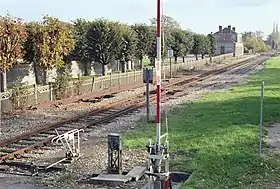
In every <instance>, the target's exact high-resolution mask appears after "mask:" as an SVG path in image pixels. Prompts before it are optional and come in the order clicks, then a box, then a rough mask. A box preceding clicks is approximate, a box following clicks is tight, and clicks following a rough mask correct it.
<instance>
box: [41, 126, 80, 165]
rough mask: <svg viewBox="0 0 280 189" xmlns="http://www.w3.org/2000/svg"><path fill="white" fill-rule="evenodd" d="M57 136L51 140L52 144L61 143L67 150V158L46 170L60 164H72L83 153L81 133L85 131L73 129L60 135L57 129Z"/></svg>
mask: <svg viewBox="0 0 280 189" xmlns="http://www.w3.org/2000/svg"><path fill="white" fill-rule="evenodd" d="M55 132H56V133H57V136H56V137H54V138H53V139H52V140H51V143H52V144H54V143H61V144H62V145H63V147H64V150H65V158H63V159H61V160H59V161H57V162H55V163H53V164H51V165H49V166H47V167H46V168H45V169H46V170H47V169H49V168H51V167H53V166H55V165H57V164H59V163H63V162H64V163H72V161H73V160H74V159H75V158H79V157H80V155H81V154H80V152H81V147H80V144H81V141H80V132H84V130H83V129H80V130H79V129H73V130H71V131H68V132H66V133H63V134H59V133H58V131H57V130H56V129H55Z"/></svg>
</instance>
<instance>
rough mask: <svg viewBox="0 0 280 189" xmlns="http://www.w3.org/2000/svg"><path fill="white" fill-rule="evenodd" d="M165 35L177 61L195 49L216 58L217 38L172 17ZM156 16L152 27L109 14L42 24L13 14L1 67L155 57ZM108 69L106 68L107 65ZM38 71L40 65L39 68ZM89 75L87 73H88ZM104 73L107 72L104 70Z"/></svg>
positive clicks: (1, 25) (0, 21)
mask: <svg viewBox="0 0 280 189" xmlns="http://www.w3.org/2000/svg"><path fill="white" fill-rule="evenodd" d="M164 19H165V22H164V23H165V27H164V29H165V33H164V34H165V35H164V42H163V43H162V44H163V49H164V51H163V55H164V56H166V54H167V49H169V48H171V49H173V51H174V57H175V61H177V59H178V57H182V58H183V61H184V57H185V56H186V55H187V54H188V53H193V54H195V55H196V57H197V56H198V55H199V54H201V55H202V58H204V55H210V56H212V55H213V53H214V48H215V40H214V37H213V36H212V35H211V34H209V35H208V36H205V35H201V34H195V33H193V32H191V31H187V30H183V29H182V28H181V27H180V24H179V23H178V22H177V21H175V20H174V19H173V18H171V17H168V16H164ZM155 21H156V20H155V19H151V25H146V24H135V25H127V24H124V23H121V22H116V21H110V20H107V19H104V18H99V19H95V20H94V21H87V20H84V19H76V20H75V21H73V22H71V23H68V22H63V21H60V20H59V19H57V18H54V17H50V16H44V17H43V19H42V21H40V22H28V23H26V22H24V21H23V20H22V19H19V18H14V17H12V16H10V15H7V16H1V17H0V36H1V37H0V40H1V48H0V60H1V61H0V70H1V72H2V73H4V72H6V71H8V70H9V69H11V68H12V67H13V65H15V64H17V63H18V62H17V60H23V61H25V62H30V63H31V62H32V63H34V67H38V68H41V69H42V70H44V71H46V70H51V69H53V68H59V67H63V66H64V65H65V63H67V62H68V61H71V60H77V61H80V62H83V63H84V64H85V65H86V64H87V63H88V62H90V61H96V62H99V63H101V64H102V65H107V64H109V63H111V62H113V61H114V60H118V61H120V62H121V63H124V62H127V61H129V60H132V59H133V58H137V59H139V60H140V61H141V62H143V59H144V58H145V57H148V58H149V59H150V60H151V62H154V60H155V58H156V27H155ZM103 68H104V66H103ZM35 70H36V69H35ZM85 74H86V75H87V73H85ZM103 74H105V70H104V69H103Z"/></svg>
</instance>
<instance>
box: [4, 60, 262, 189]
mask: <svg viewBox="0 0 280 189" xmlns="http://www.w3.org/2000/svg"><path fill="white" fill-rule="evenodd" d="M249 67H250V65H246V66H243V67H242V68H236V69H234V70H231V71H229V72H227V73H224V74H221V75H219V76H213V77H211V78H210V79H208V80H207V81H205V82H203V83H199V84H196V85H192V86H191V87H188V91H184V92H182V93H183V94H185V96H183V97H180V98H176V99H173V100H168V102H167V103H165V104H162V108H163V110H165V111H170V110H172V109H174V108H177V107H179V106H180V104H183V103H184V102H187V101H189V100H194V99H198V98H199V97H200V96H201V95H202V94H203V93H205V92H210V91H228V90H230V89H231V87H232V85H234V84H236V83H241V82H245V79H246V78H247V77H248V76H249V75H251V74H252V73H254V72H257V71H259V70H261V69H262V68H263V66H258V67H256V68H255V69H254V70H252V71H250V72H249V73H248V72H247V70H248V68H249ZM245 72H246V73H245ZM178 88H180V87H178ZM181 88H182V89H185V88H184V87H181ZM142 90H144V89H142ZM82 110H83V111H86V110H84V109H82ZM50 111H51V110H50ZM52 111H53V110H52ZM151 112H155V106H154V105H153V106H152V107H151ZM63 114H65V112H63ZM145 115H146V110H145V108H140V109H138V110H137V111H136V112H134V113H131V114H129V115H126V116H122V117H119V118H117V119H115V120H114V122H112V123H108V124H105V125H102V127H95V128H96V129H94V132H90V133H85V134H83V135H82V153H83V154H84V155H83V156H82V157H81V158H80V159H78V160H77V162H75V164H72V165H70V166H69V167H68V168H67V171H66V172H62V173H56V174H52V175H49V176H48V177H45V178H43V179H42V180H41V179H39V180H37V181H34V180H33V181H31V180H30V178H26V180H24V179H23V181H20V182H28V181H29V180H30V182H28V183H37V184H39V185H38V186H36V188H38V189H43V188H44V186H47V188H69V189H70V188H75V189H76V188H77V189H80V188H81V189H82V188H83V189H113V188H125V189H126V188H127V189H132V188H135V189H136V188H139V186H142V185H143V183H141V182H140V183H132V184H130V185H126V186H121V187H110V186H93V185H89V184H84V183H83V182H82V183H79V182H78V184H77V182H76V181H78V180H80V179H85V178H88V177H89V176H90V175H91V174H93V173H98V172H100V171H101V170H104V169H106V163H107V138H106V137H107V134H108V133H110V132H118V133H122V132H129V131H132V130H134V128H135V127H136V126H137V125H136V122H137V121H138V120H139V119H145ZM152 116H154V115H152ZM143 145H144V144H143ZM143 149H144V148H143ZM60 152H61V150H59V149H58V150H51V151H49V152H48V151H44V154H40V155H38V154H35V155H34V157H31V158H30V160H35V158H38V157H40V158H44V159H45V160H46V159H49V160H51V159H52V158H53V157H54V154H58V153H60ZM123 153H124V155H123V157H124V159H123V164H124V168H125V169H126V170H129V169H131V168H132V167H133V166H134V165H139V164H144V163H145V161H146V159H145V154H146V152H145V150H139V149H133V150H127V149H124V152H123ZM2 176H6V175H2ZM0 178H1V174H0ZM6 182H8V183H10V184H11V183H14V181H10V180H8V181H6ZM0 188H1V185H0ZM30 188H32V187H30Z"/></svg>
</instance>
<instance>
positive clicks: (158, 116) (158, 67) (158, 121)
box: [155, 0, 162, 145]
mask: <svg viewBox="0 0 280 189" xmlns="http://www.w3.org/2000/svg"><path fill="white" fill-rule="evenodd" d="M161 16H162V15H161V0H157V60H156V65H155V67H156V80H157V112H156V134H157V144H158V145H160V133H161V131H160V130H161Z"/></svg>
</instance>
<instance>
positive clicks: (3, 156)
mask: <svg viewBox="0 0 280 189" xmlns="http://www.w3.org/2000/svg"><path fill="white" fill-rule="evenodd" d="M267 59H268V58H267V57H258V58H257V60H256V63H254V65H252V66H251V67H250V68H252V67H256V66H258V65H260V64H262V63H263V62H264V61H265V60H267ZM252 60H253V59H248V60H244V61H241V62H237V63H234V64H231V65H228V66H225V67H222V68H218V69H215V70H210V71H205V72H203V73H201V74H200V75H199V76H196V77H189V78H186V79H183V80H178V81H174V82H170V83H167V84H166V85H165V88H166V89H167V90H166V91H163V95H166V97H167V100H168V98H170V97H173V98H174V96H176V94H175V95H174V93H171V94H170V93H169V89H172V87H174V86H185V85H186V86H188V85H190V84H194V83H199V82H201V81H204V80H207V79H208V78H210V77H213V76H214V75H219V74H221V73H224V72H227V71H229V70H232V69H235V68H239V67H242V66H245V65H247V64H250V63H251V62H252ZM250 68H248V71H249V70H250ZM182 95H183V94H181V96H182ZM177 96H180V94H179V93H178V95H177ZM155 100H156V95H151V102H152V103H153V102H155ZM145 103H146V100H145V96H143V94H142V93H141V94H137V95H135V96H134V97H133V98H131V99H126V100H119V101H117V102H115V103H112V104H110V105H107V106H106V107H100V108H99V109H95V110H94V111H91V112H88V113H86V114H83V115H79V116H76V117H73V118H72V119H69V120H64V121H61V122H59V123H55V124H50V125H45V126H42V127H39V128H37V129H35V130H33V131H30V132H26V133H23V134H21V135H18V136H15V137H12V138H10V139H7V140H3V141H0V164H1V163H5V162H8V161H9V160H13V159H20V158H24V154H25V153H28V152H30V151H32V150H36V149H38V148H41V147H45V146H49V145H50V143H51V140H52V139H53V138H54V137H55V136H57V133H56V131H55V129H56V130H57V131H58V132H59V133H65V132H67V131H70V130H73V129H84V130H85V131H86V132H92V130H94V127H95V126H96V125H98V124H102V123H106V122H110V121H112V120H113V119H114V118H116V117H119V116H121V115H125V114H127V113H130V112H133V111H135V110H137V109H138V108H140V107H143V106H144V105H145Z"/></svg>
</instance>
